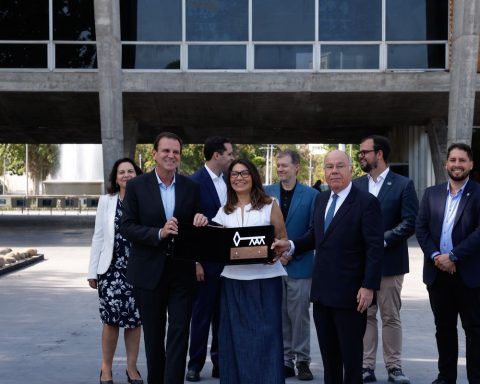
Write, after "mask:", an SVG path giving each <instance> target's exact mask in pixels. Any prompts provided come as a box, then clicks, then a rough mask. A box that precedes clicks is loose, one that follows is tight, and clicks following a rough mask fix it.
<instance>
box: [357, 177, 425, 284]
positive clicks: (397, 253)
mask: <svg viewBox="0 0 480 384" xmlns="http://www.w3.org/2000/svg"><path fill="white" fill-rule="evenodd" d="M353 185H355V186H356V187H358V188H359V189H361V190H363V191H366V192H368V177H367V175H364V176H362V177H359V178H358V179H355V180H354V181H353ZM377 198H378V201H379V202H380V207H381V208H382V219H383V231H384V232H383V240H384V241H385V243H386V244H387V246H386V247H385V249H384V258H383V272H382V274H383V276H394V275H403V274H405V273H408V272H409V265H408V243H407V240H408V238H409V237H410V236H412V235H413V234H414V233H415V220H416V218H417V213H418V198H417V194H416V192H415V188H414V186H413V181H412V180H410V179H408V178H407V177H405V176H401V175H399V174H397V173H395V172H392V171H389V172H388V173H387V176H386V177H385V180H384V182H383V185H382V188H380V191H379V193H378V196H377Z"/></svg>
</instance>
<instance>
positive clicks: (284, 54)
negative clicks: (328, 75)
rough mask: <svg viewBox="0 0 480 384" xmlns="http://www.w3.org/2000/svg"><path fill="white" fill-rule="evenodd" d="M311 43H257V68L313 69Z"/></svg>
mask: <svg viewBox="0 0 480 384" xmlns="http://www.w3.org/2000/svg"><path fill="white" fill-rule="evenodd" d="M312 60H313V54H312V46H311V45H256V46H255V69H311V68H312Z"/></svg>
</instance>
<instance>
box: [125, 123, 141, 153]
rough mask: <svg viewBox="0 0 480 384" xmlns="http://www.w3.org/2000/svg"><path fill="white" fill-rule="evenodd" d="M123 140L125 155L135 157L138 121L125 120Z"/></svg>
mask: <svg viewBox="0 0 480 384" xmlns="http://www.w3.org/2000/svg"><path fill="white" fill-rule="evenodd" d="M123 140H124V143H123V144H124V145H123V147H124V151H123V152H124V153H125V156H127V157H130V158H131V159H135V147H136V146H137V142H138V123H137V122H136V121H125V122H124V124H123Z"/></svg>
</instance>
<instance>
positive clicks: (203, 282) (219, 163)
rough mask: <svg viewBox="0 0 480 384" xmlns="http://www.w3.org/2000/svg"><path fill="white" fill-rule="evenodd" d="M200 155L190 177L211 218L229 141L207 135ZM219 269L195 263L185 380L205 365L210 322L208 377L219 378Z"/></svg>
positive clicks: (220, 196)
mask: <svg viewBox="0 0 480 384" xmlns="http://www.w3.org/2000/svg"><path fill="white" fill-rule="evenodd" d="M203 154H204V155H205V160H206V163H205V165H204V166H203V167H202V168H200V169H199V170H198V171H197V172H195V173H194V174H193V175H192V176H191V179H192V180H194V181H196V182H197V183H198V184H199V185H200V207H201V210H202V213H203V214H204V215H205V216H206V217H207V218H208V219H209V220H211V219H212V218H213V217H214V216H215V215H216V214H217V212H218V209H219V208H220V207H221V206H222V205H224V204H225V203H226V201H227V185H226V183H225V180H224V173H225V172H227V170H228V167H229V166H230V164H231V162H232V161H233V160H234V155H233V147H232V143H231V142H230V140H229V139H227V138H225V137H220V136H213V137H209V138H207V140H205V144H204V146H203ZM205 252H207V250H205ZM222 270H223V265H222V264H218V263H214V262H208V261H205V262H202V263H198V262H197V263H196V274H197V282H198V283H197V290H196V295H195V299H194V303H193V312H192V322H191V326H190V349H189V355H190V360H189V361H188V371H187V374H186V376H185V379H186V380H187V381H199V380H200V371H201V370H202V368H203V366H204V365H205V359H206V357H207V344H208V333H209V331H210V324H211V325H212V344H211V346H210V357H211V359H212V364H213V369H212V376H213V377H219V371H218V339H217V335H218V324H219V322H218V321H219V320H218V315H219V307H220V285H221V280H220V274H221V273H222Z"/></svg>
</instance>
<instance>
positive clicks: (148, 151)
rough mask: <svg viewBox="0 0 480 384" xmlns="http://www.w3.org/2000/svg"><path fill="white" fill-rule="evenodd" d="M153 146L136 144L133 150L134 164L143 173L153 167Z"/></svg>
mask: <svg viewBox="0 0 480 384" xmlns="http://www.w3.org/2000/svg"><path fill="white" fill-rule="evenodd" d="M152 151H153V144H137V146H136V148H135V159H134V160H135V162H136V163H137V165H138V166H139V167H140V168H141V169H142V171H143V172H148V171H151V170H152V169H153V168H154V167H155V160H153V155H152Z"/></svg>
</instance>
